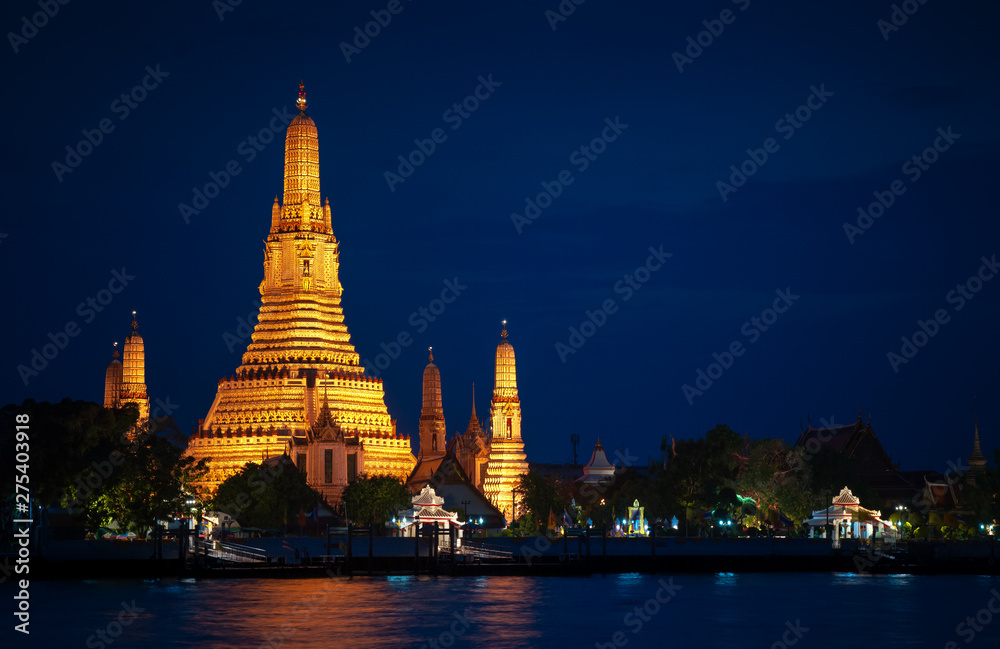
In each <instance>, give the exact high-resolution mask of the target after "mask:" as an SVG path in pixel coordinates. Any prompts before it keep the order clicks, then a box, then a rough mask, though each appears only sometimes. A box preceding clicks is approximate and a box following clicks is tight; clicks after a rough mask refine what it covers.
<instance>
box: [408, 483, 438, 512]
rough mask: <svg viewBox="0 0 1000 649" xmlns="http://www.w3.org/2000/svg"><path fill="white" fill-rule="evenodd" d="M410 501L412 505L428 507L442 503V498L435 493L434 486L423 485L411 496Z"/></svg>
mask: <svg viewBox="0 0 1000 649" xmlns="http://www.w3.org/2000/svg"><path fill="white" fill-rule="evenodd" d="M412 502H413V504H414V505H421V506H423V507H428V506H431V505H443V504H444V498H442V497H441V496H438V495H437V494H435V493H434V488H433V487H431V486H430V485H424V488H423V489H421V490H420V493H418V494H417V495H416V496H414V497H413V501H412Z"/></svg>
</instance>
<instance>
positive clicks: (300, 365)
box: [188, 86, 415, 491]
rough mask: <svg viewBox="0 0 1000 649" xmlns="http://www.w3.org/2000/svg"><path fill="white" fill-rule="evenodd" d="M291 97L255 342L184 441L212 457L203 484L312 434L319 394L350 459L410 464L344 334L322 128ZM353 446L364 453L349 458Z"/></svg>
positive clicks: (362, 468)
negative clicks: (293, 109) (322, 168)
mask: <svg viewBox="0 0 1000 649" xmlns="http://www.w3.org/2000/svg"><path fill="white" fill-rule="evenodd" d="M297 104H298V107H299V111H300V112H299V114H298V115H297V116H296V117H295V119H293V120H292V121H291V123H289V125H288V130H287V132H286V136H285V169H284V195H283V201H282V202H281V203H279V202H278V199H277V197H276V198H275V200H274V205H273V206H272V209H271V229H270V233H269V234H268V237H267V240H266V241H265V242H264V278H263V280H262V281H261V283H260V287H259V288H260V294H261V307H260V313H259V315H258V319H257V324H256V326H255V327H254V332H253V335H252V338H251V340H252V342H251V343H250V345H249V346H248V347H247V351H246V353H245V354H243V359H242V364H241V365H240V367H239V368H238V369H237V370H236V374H235V376H232V377H229V378H224V379H222V380H221V381H219V387H218V392H217V393H216V396H215V401H214V402H213V403H212V406H211V408H209V411H208V414H207V415H206V416H205V418H204V419H203V420H202V421H201V422H200V426H199V431H198V432H197V433H196V434H195V435H194V436H192V438H191V440H190V442H189V444H188V453H189V454H190V455H191V456H193V457H194V458H195V459H202V458H211V459H210V461H209V466H210V472H209V475H208V477H207V480H206V482H204V483H203V484H202V485H201V486H202V487H205V488H207V489H208V490H210V491H211V490H214V489H215V488H216V487H217V486H218V485H219V484H220V483H221V482H222V481H223V480H224V479H225V478H226V477H227V476H229V475H231V474H232V473H234V472H235V471H237V470H238V469H239V468H241V467H242V466H243V465H244V464H245V463H247V462H260V461H261V460H262V459H263V458H267V457H271V456H274V455H280V454H281V453H284V452H286V451H288V450H289V449H290V447H291V446H292V438H293V437H299V438H302V437H308V436H312V435H314V434H315V433H316V432H317V431H314V430H312V429H313V425H314V423H315V422H316V419H317V416H318V415H319V412H320V409H321V405H322V403H323V401H324V397H325V399H326V400H328V409H329V413H330V414H329V417H330V419H329V421H328V422H327V421H324V422H322V423H323V426H322V428H323V430H324V431H327V432H328V431H329V430H330V429H331V426H332V427H334V428H335V429H336V430H337V435H335V436H336V437H339V436H343V438H344V444H345V448H346V449H347V454H348V455H347V457H346V460H345V461H346V462H347V463H350V462H352V461H353V462H355V463H357V464H356V466H357V472H358V473H363V474H367V475H392V476H396V477H398V478H400V479H403V480H405V479H406V478H407V476H408V475H409V474H410V471H411V470H412V469H413V466H414V464H415V459H414V457H413V454H412V452H411V450H410V440H409V438H408V437H405V436H401V435H397V434H396V425H395V421H393V420H392V419H390V417H389V413H388V411H387V409H386V406H385V394H384V392H383V387H382V381H381V380H380V379H377V378H371V377H367V376H365V374H364V368H363V367H362V366H361V364H360V358H359V355H358V353H357V352H356V351H355V350H354V346H353V345H352V344H351V337H350V334H349V333H348V331H347V325H346V324H345V322H344V312H343V309H342V308H341V304H340V299H341V295H342V294H343V286H342V285H341V283H340V280H339V277H338V275H339V272H338V271H339V249H338V246H339V243H338V241H337V238H336V237H335V236H334V234H333V226H332V220H331V213H330V202H329V199H327V200H326V201H325V202H323V203H321V202H320V186H319V137H318V133H317V130H316V124H315V122H313V120H312V118H310V117H309V116H308V115H307V114H306V113H305V109H306V100H305V92H304V91H303V90H301V86H300V92H299V99H298V102H297ZM351 449H363V453H361V454H358V453H357V452H355V453H354V458H353V460H352V459H351V454H352V450H351ZM338 457H339V452H338ZM293 459H294V457H293ZM338 464H339V460H338ZM324 472H325V470H324ZM309 473H311V471H309V470H307V475H309ZM312 478H315V476H312ZM312 478H311V479H312Z"/></svg>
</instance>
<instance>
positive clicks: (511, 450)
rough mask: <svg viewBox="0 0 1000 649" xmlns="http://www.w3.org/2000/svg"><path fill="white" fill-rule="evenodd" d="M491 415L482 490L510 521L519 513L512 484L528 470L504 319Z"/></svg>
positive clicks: (510, 349) (515, 483)
mask: <svg viewBox="0 0 1000 649" xmlns="http://www.w3.org/2000/svg"><path fill="white" fill-rule="evenodd" d="M490 419H491V421H492V435H491V439H490V444H489V461H488V462H487V464H486V479H485V481H484V482H483V493H484V494H486V497H487V498H489V499H490V501H491V502H492V503H493V505H494V506H495V507H496V508H497V509H499V510H500V511H501V512H503V514H504V516H506V517H507V521H508V522H513V521H514V519H515V518H516V516H517V514H519V513H522V512H520V511H516V510H515V499H514V488H515V487H516V486H517V483H518V478H519V477H520V476H521V475H523V474H525V473H527V472H528V462H527V455H525V453H524V442H523V441H522V440H521V400H520V399H519V398H518V396H517V368H516V366H515V363H514V347H513V346H512V345H511V344H510V342H509V341H508V340H507V321H506V320H504V321H503V333H502V334H501V339H500V343H499V344H498V345H497V354H496V369H495V373H494V382H493V401H492V404H491V407H490Z"/></svg>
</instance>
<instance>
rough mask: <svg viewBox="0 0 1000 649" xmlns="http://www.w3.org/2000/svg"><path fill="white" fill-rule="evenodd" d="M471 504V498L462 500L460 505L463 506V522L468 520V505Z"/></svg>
mask: <svg viewBox="0 0 1000 649" xmlns="http://www.w3.org/2000/svg"><path fill="white" fill-rule="evenodd" d="M471 504H472V501H471V500H463V501H462V507H463V508H465V522H466V523H468V522H469V505H471Z"/></svg>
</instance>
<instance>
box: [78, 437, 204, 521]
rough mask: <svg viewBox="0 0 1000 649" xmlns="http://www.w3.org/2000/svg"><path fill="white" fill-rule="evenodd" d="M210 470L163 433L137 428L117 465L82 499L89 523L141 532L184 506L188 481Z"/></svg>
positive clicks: (182, 509)
mask: <svg viewBox="0 0 1000 649" xmlns="http://www.w3.org/2000/svg"><path fill="white" fill-rule="evenodd" d="M207 471H208V468H207V466H206V464H205V461H204V460H201V461H199V462H195V460H194V458H192V457H190V456H185V455H184V451H183V449H181V448H178V447H177V446H175V445H173V444H172V443H170V442H169V441H167V440H166V439H163V438H161V437H157V436H155V435H150V434H140V435H139V437H137V439H136V440H135V443H133V444H132V445H131V446H130V447H129V449H128V450H126V451H125V453H124V455H123V458H122V462H121V465H120V466H119V467H118V468H117V469H116V470H115V471H114V472H113V473H111V475H109V476H108V477H107V480H106V482H105V483H104V484H103V485H101V487H100V488H98V489H95V490H94V492H93V494H91V495H90V496H89V497H87V498H85V499H83V500H82V501H81V502H82V506H83V511H84V513H85V514H86V516H87V519H88V520H89V521H90V522H91V524H93V525H97V526H107V525H109V524H111V523H112V522H115V523H117V525H118V526H119V528H123V529H129V530H133V531H135V532H137V533H138V534H139V535H140V536H145V534H146V532H148V531H149V530H150V529H152V528H153V527H154V526H155V525H156V523H157V521H161V520H169V519H170V518H171V517H172V516H173V515H174V514H175V513H177V512H181V511H184V510H185V507H186V505H185V501H186V499H187V498H188V497H189V496H190V495H191V494H192V493H193V489H192V487H191V483H192V482H193V481H194V480H196V479H197V478H199V477H201V476H203V475H204V474H205V473H206V472H207Z"/></svg>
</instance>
